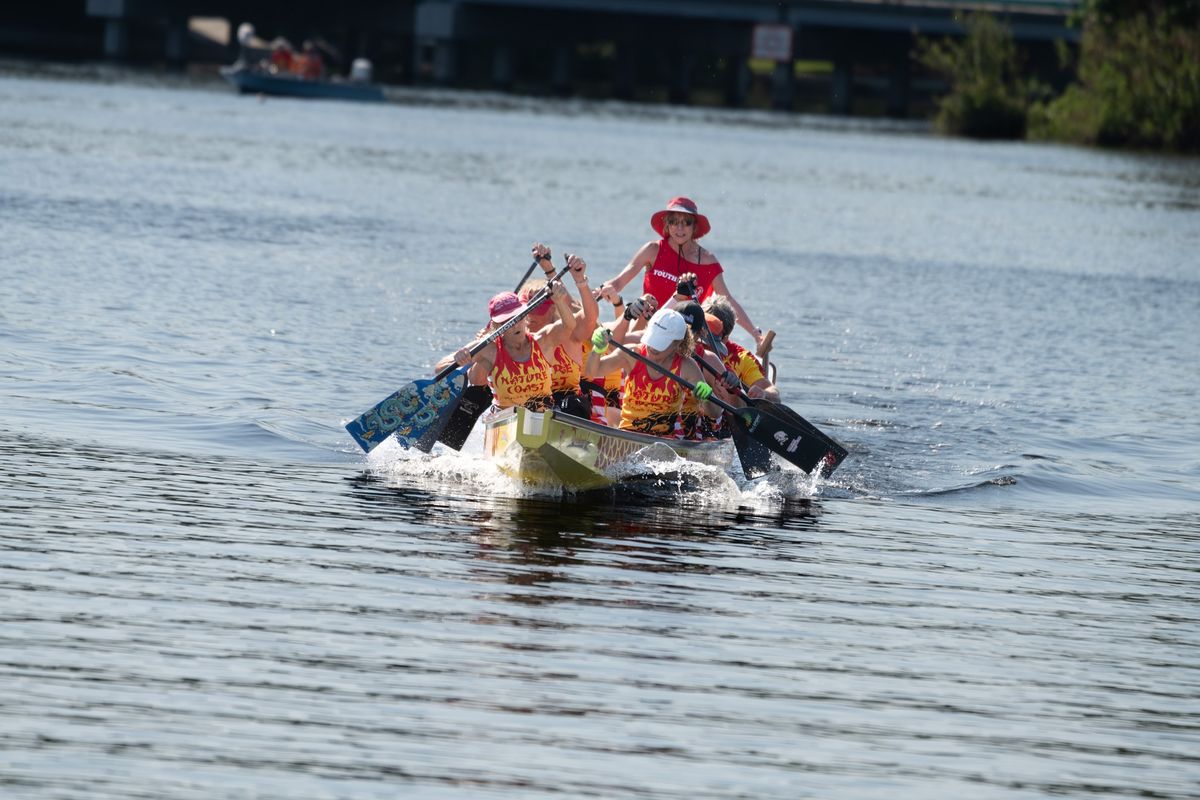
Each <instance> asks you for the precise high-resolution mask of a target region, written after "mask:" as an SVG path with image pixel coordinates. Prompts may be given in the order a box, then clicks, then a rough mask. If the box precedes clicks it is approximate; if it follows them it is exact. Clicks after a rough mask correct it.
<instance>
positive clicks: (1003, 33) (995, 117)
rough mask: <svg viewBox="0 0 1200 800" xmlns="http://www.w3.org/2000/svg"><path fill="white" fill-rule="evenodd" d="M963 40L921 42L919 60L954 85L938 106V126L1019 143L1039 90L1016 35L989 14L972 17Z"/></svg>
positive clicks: (946, 130)
mask: <svg viewBox="0 0 1200 800" xmlns="http://www.w3.org/2000/svg"><path fill="white" fill-rule="evenodd" d="M966 31H967V33H966V36H965V37H964V38H962V39H941V40H936V41H930V40H928V39H922V40H921V41H920V42H918V44H917V52H916V58H917V60H918V61H920V62H921V63H922V64H924V65H925V66H926V67H928V68H930V69H931V70H933V71H935V72H938V73H941V74H942V75H944V76H946V78H948V79H949V81H950V84H951V88H950V92H949V94H947V95H946V96H945V97H942V98H940V99H939V100H938V115H937V126H938V128H939V129H940V130H942V131H943V132H945V133H951V134H959V135H963V136H971V137H974V138H980V139H1019V138H1021V137H1022V136H1024V135H1025V120H1026V111H1027V110H1028V108H1029V105H1030V96H1031V95H1032V94H1033V93H1035V92H1036V91H1038V87H1037V85H1036V84H1035V83H1034V82H1032V81H1030V80H1027V79H1026V78H1024V77H1023V75H1022V67H1023V63H1022V59H1021V55H1020V53H1019V52H1018V50H1017V46H1016V43H1015V42H1014V41H1013V36H1012V31H1011V30H1010V29H1009V28H1008V27H1007V26H1006V25H1003V24H1002V23H1000V22H999V21H997V20H996V18H995V17H993V16H992V15H990V14H987V13H977V14H972V15H971V16H969V17H968V18H967V20H966Z"/></svg>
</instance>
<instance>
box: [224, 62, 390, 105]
mask: <svg viewBox="0 0 1200 800" xmlns="http://www.w3.org/2000/svg"><path fill="white" fill-rule="evenodd" d="M221 77H223V78H224V79H225V80H226V81H228V82H229V83H230V85H232V86H233V87H234V88H235V89H237V90H238V91H239V92H241V93H243V94H270V95H277V96H280V97H305V98H314V99H327V100H359V101H367V102H381V101H382V100H383V99H384V96H383V88H382V87H380V86H376V85H374V84H370V83H349V82H340V81H314V80H306V79H304V78H299V77H295V76H292V75H272V74H270V73H267V72H261V71H258V70H252V69H246V68H245V67H241V66H234V67H221Z"/></svg>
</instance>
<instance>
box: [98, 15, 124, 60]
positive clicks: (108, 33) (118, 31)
mask: <svg viewBox="0 0 1200 800" xmlns="http://www.w3.org/2000/svg"><path fill="white" fill-rule="evenodd" d="M128 55H129V23H128V22H126V21H125V20H123V19H115V18H114V19H107V20H105V21H104V57H105V58H110V59H112V60H114V61H123V60H124V59H125V57H126V56H128Z"/></svg>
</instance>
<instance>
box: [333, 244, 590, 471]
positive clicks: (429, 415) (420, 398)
mask: <svg viewBox="0 0 1200 800" xmlns="http://www.w3.org/2000/svg"><path fill="white" fill-rule="evenodd" d="M568 269H570V267H563V268H562V270H561V271H560V272H558V274H556V275H555V276H554V277H553V278H551V282H552V281H554V280H557V279H559V278H561V277H562V276H563V275H565V274H566V272H567V270H568ZM549 296H550V283H547V284H546V286H545V287H544V288H543V289H542V290H541V291H539V292H538V293H537V294H535V295H534V296H533V297H531V298H529V301H528V302H527V303H525V305H524V306H523V307H522V308H521V310H520V311H518V312H517V313H516V314H514V315H513V316H512V317H510V318H509V319H508V320H507V321H505V322H504V324H503V325H500V326H499V327H498V328H496V329H495V330H494V331H491V332H490V333H488V335H487V336H485V337H483V338H482V339H480V340H479V341H478V342H475V343H474V344H473V345H470V350H469V352H470V354H471V355H472V356H474V355H476V354H477V353H478V352H479V351H480V350H482V349H483V348H485V347H487V346H488V344H489V343H490V342H492V341H493V340H495V339H497V338H499V337H500V336H502V335H503V334H504V333H505V332H506V331H508V330H509V329H510V328H512V327H513V326H514V325H516V324H517V323H519V322H520V321H521V320H523V319H525V316H526V315H527V314H529V312H531V311H533V309H534V308H536V307H537V306H538V304H539V303H541V302H542V301H543V300H545V299H546V298H547V297H549ZM466 372H467V368H466V367H459V366H458V365H457V364H450V365H449V366H447V367H446V368H445V369H443V370H441V371H440V372H438V374H437V375H435V376H433V378H432V379H426V380H417V381H413V382H412V383H410V384H408V385H407V386H403V387H401V388H400V389H398V390H397V391H395V392H393V393H392V394H391V395H389V396H388V397H386V398H385V399H383V400H382V401H380V402H379V403H377V404H376V405H375V406H374V407H373V408H372V409H371V410H369V411H367V412H365V413H364V414H362V415H361V416H360V417H359V418H358V419H355V420H351V421H350V422H348V423H347V424H346V430H347V431H349V432H350V435H351V436H352V437H354V441H356V442H358V445H359V447H361V448H362V449H363V450H365V451H366V452H368V453H369V452H371V450H373V449H374V448H375V447H376V446H377V445H378V444H379V443H380V442H382V441H383V440H384V439H386V438H387V437H388V436H391V435H392V434H395V436H396V440H397V441H398V442H400V444H401V445H402V446H404V447H405V448H408V447H416V448H417V449H418V450H421V451H423V452H426V453H428V452H429V451H430V450H432V449H433V445H434V443H435V442H436V441H437V439H438V436H439V435H441V432H442V430H443V429H444V428H445V427H446V424H447V423H448V422H449V420H450V417H451V415H452V414H453V413H454V409H455V408H456V407H457V406H458V403H459V401H460V400H461V398H462V395H463V390H464V389H465V388H466V383H467V375H466ZM451 376H453V377H451ZM447 378H450V380H449V381H447V380H446V379H447ZM468 432H469V431H468Z"/></svg>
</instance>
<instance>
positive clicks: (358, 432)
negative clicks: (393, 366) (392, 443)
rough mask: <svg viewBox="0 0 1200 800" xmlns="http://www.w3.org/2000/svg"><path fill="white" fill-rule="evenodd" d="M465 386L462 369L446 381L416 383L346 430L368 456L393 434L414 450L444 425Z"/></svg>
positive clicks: (367, 413)
mask: <svg viewBox="0 0 1200 800" xmlns="http://www.w3.org/2000/svg"><path fill="white" fill-rule="evenodd" d="M466 384H467V376H466V372H465V370H461V369H460V370H456V371H455V372H452V373H450V375H449V376H448V377H447V378H445V379H444V380H440V381H435V380H433V379H432V378H430V379H426V380H419V381H413V382H412V383H410V384H408V385H407V386H404V387H402V388H400V389H399V390H397V391H396V392H394V393H392V395H391V396H389V397H388V398H386V399H385V400H383V402H381V403H379V404H378V405H376V406H375V407H374V408H372V409H371V410H370V411H368V412H366V413H365V414H363V415H362V416H360V417H359V418H358V419H356V420H352V421H351V422H349V423H347V424H346V430H347V431H349V432H350V435H351V436H352V437H354V441H356V442H358V446H359V447H361V448H362V449H363V450H365V451H367V452H368V453H369V452H371V451H372V450H373V449H375V447H377V446H378V445H379V443H380V442H382V441H383V440H384V439H386V438H387V437H388V436H391V435H392V434H395V435H396V441H398V442H400V444H401V445H403V446H404V447H411V446H413V445H416V444H417V443H418V442H419V441H420V440H421V438H422V437H423V436H425V434H426V433H428V432H429V431H430V429H431V428H434V427H435V426H437V425H438V423H439V422H440V423H441V424H442V425H444V424H445V419H446V418H447V417H448V416H449V414H450V413H451V412H453V410H454V407H455V406H456V405H457V404H458V400H459V398H460V397H461V396H462V392H463V389H464V388H465V387H466ZM438 430H440V427H439V428H438ZM436 438H437V436H436V434H435V435H434V439H436Z"/></svg>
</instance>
